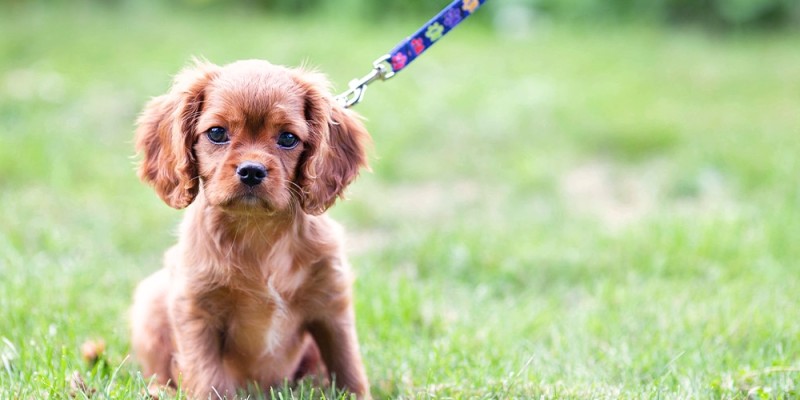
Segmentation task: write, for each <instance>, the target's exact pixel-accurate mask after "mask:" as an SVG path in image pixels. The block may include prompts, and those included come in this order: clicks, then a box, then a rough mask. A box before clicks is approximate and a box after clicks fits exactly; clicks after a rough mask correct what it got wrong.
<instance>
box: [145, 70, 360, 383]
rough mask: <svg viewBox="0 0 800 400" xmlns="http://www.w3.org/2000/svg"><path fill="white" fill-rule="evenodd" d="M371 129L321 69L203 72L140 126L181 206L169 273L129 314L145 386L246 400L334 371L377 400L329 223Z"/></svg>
mask: <svg viewBox="0 0 800 400" xmlns="http://www.w3.org/2000/svg"><path fill="white" fill-rule="evenodd" d="M369 141H370V138H369V135H368V133H367V131H366V130H365V128H364V126H363V124H362V123H361V122H360V120H359V118H358V117H357V115H356V114H354V113H352V112H350V111H347V110H345V109H343V108H342V107H341V106H339V105H338V104H337V103H336V102H335V101H334V100H333V98H332V97H331V96H330V94H329V92H328V84H327V82H326V80H325V78H324V77H322V76H321V75H319V74H316V73H312V72H307V71H303V70H301V69H289V68H285V67H281V66H276V65H272V64H270V63H268V62H266V61H256V60H250V61H239V62H235V63H233V64H229V65H226V66H223V67H220V66H217V65H214V64H210V63H207V62H196V63H195V65H194V66H192V67H189V68H187V69H185V70H184V71H182V72H181V73H180V74H178V76H177V77H176V78H175V81H174V84H173V86H172V88H171V89H170V91H169V92H168V93H167V94H165V95H162V96H160V97H156V98H154V99H153V100H151V101H150V102H149V103H148V104H147V105H146V107H145V109H144V111H143V113H142V115H141V117H140V118H139V120H138V127H137V130H136V149H137V151H138V152H139V153H141V154H142V155H143V160H142V162H141V164H140V166H139V170H138V174H139V177H140V178H141V179H142V180H143V181H144V182H146V183H148V184H150V185H152V187H153V188H154V189H155V191H156V193H158V195H159V196H160V197H161V199H163V200H164V202H166V203H167V204H168V205H170V206H172V207H174V208H178V209H180V208H184V207H186V208H187V210H186V214H185V216H184V219H183V223H182V224H181V227H180V233H179V238H178V243H177V244H176V245H175V246H173V247H172V248H171V249H169V250H168V251H167V252H166V255H165V260H164V264H165V265H164V268H163V269H161V270H159V271H158V272H156V273H154V274H153V275H151V276H149V277H148V278H146V279H145V280H144V281H142V282H141V283H140V284H139V286H138V287H137V289H136V292H135V295H134V304H133V308H132V311H131V319H132V321H131V322H132V341H133V350H134V353H135V355H136V357H137V359H138V360H139V362H140V364H141V367H142V370H143V373H144V375H145V376H146V377H153V376H154V377H155V379H154V381H155V382H157V383H158V384H161V385H172V386H180V387H182V388H183V389H184V390H186V391H187V392H188V393H189V394H190V395H191V396H194V397H202V398H206V397H208V396H210V395H213V396H215V397H216V396H227V397H229V398H230V397H234V396H236V393H237V389H242V388H246V387H247V386H248V385H258V387H261V388H267V387H270V386H274V385H280V384H282V383H283V382H285V381H286V380H289V381H292V380H295V379H299V378H301V377H303V376H305V375H309V374H318V373H325V374H329V375H330V377H333V380H334V381H335V383H336V384H337V385H339V386H341V387H342V388H345V389H347V390H349V391H350V392H352V393H355V394H357V395H358V397H359V398H368V397H369V385H368V382H367V378H366V375H365V373H364V367H363V365H362V362H361V356H360V354H359V348H358V341H357V338H356V329H355V317H354V313H353V303H352V297H351V296H352V295H351V291H352V290H351V280H352V278H351V273H350V267H349V265H348V263H347V261H346V259H345V256H344V254H343V251H342V231H341V228H340V227H339V226H338V225H337V224H336V223H335V222H334V221H333V220H331V219H329V218H328V217H327V216H325V215H324V214H323V213H324V211H325V210H326V209H327V208H328V207H330V206H331V205H332V204H333V203H334V201H335V200H336V198H337V197H340V196H341V195H342V191H343V190H344V188H345V187H346V186H347V185H348V184H350V183H351V182H352V181H353V179H355V177H356V176H357V174H358V171H359V169H360V168H361V167H366V164H367V162H366V147H367V146H368V144H369Z"/></svg>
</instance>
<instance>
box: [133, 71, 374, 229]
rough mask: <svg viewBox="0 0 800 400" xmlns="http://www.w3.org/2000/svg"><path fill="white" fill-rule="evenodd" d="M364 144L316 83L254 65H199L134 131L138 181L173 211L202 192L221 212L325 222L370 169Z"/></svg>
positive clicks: (363, 134) (301, 74)
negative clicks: (292, 215)
mask: <svg viewBox="0 0 800 400" xmlns="http://www.w3.org/2000/svg"><path fill="white" fill-rule="evenodd" d="M368 143H369V135H368V134H367V131H366V129H365V128H364V125H363V124H362V123H361V121H360V120H359V118H358V116H357V115H356V114H355V113H353V112H351V111H348V110H345V109H344V108H342V107H341V106H340V105H339V104H337V103H336V101H335V100H333V98H332V97H331V96H330V94H329V90H328V83H327V81H326V79H325V78H324V77H323V76H322V75H320V74H317V73H314V72H308V71H304V70H302V69H289V68H285V67H281V66H276V65H272V64H270V63H268V62H266V61H256V60H249V61H239V62H236V63H233V64H229V65H226V66H223V67H219V66H217V65H213V64H210V63H205V62H196V63H195V65H194V66H192V67H189V68H187V69H185V70H184V71H182V72H181V73H179V74H178V76H177V77H176V78H175V81H174V84H173V86H172V88H171V89H170V91H169V92H168V93H167V94H165V95H162V96H159V97H156V98H154V99H153V100H151V101H150V102H149V103H148V104H147V106H146V107H145V109H144V111H143V113H142V115H141V117H140V118H139V120H138V128H137V130H136V148H137V151H138V152H140V153H142V154H143V160H142V163H141V165H140V166H139V177H140V178H141V179H142V180H143V181H145V182H147V183H149V184H151V185H152V186H153V187H154V188H155V191H156V192H157V193H158V195H159V196H160V197H161V198H162V199H163V200H164V201H165V202H166V203H167V204H169V205H170V206H172V207H175V208H183V207H186V206H188V205H189V204H190V203H191V202H192V201H193V200H194V199H195V197H196V196H197V195H198V193H199V192H200V190H201V186H202V191H203V194H204V196H205V197H206V199H207V200H208V203H209V204H210V205H212V206H217V207H222V208H225V209H231V210H237V209H243V210H253V209H254V207H256V208H257V209H258V208H260V209H264V210H266V211H269V212H280V211H286V210H290V209H292V207H295V206H299V207H301V208H302V209H303V210H304V211H305V212H307V213H310V214H319V213H322V212H324V211H325V210H326V209H327V208H328V207H330V206H331V205H332V204H333V202H334V201H335V200H336V198H337V197H338V196H341V195H342V191H343V190H344V188H345V187H346V186H347V185H348V184H350V182H352V181H353V179H355V177H356V176H357V174H358V170H359V168H360V167H363V166H366V164H367V162H366V146H367V145H368Z"/></svg>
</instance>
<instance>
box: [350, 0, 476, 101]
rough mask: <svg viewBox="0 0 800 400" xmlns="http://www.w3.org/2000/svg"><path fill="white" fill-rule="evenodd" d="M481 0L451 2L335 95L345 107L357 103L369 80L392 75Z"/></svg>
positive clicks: (362, 95)
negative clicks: (345, 88) (342, 91)
mask: <svg viewBox="0 0 800 400" xmlns="http://www.w3.org/2000/svg"><path fill="white" fill-rule="evenodd" d="M484 2H486V0H455V1H453V2H452V3H450V5H449V6H447V7H445V8H444V9H443V10H442V11H440V12H439V14H436V16H435V17H433V18H432V19H431V20H430V21H428V22H427V23H426V24H425V25H422V27H421V28H420V29H419V30H417V31H416V32H414V34H413V35H411V36H409V37H407V38H406V39H405V40H403V41H401V42H400V43H398V44H397V46H395V47H394V49H392V51H390V52H389V53H388V54H386V55H383V56H381V57H380V58H378V59H377V60H375V61H374V62H373V63H372V71H370V72H369V73H368V74H367V75H365V76H364V77H363V78H361V79H353V80H352V81H350V84H349V85H348V87H349V89H347V91H345V92H344V93H342V94H340V95H338V96H336V101H338V102H339V103H340V104H341V105H342V106H343V107H345V108H350V107H352V106H354V105H356V104H358V102H360V101H361V99H363V98H364V93H365V92H366V91H367V86H368V85H369V84H370V83H372V82H375V81H377V80H381V81H385V80H388V79H389V78H391V77H393V76H395V74H397V73H398V72H400V71H401V70H402V69H403V68H405V67H407V66H408V64H411V62H412V61H414V60H415V59H416V58H417V57H418V56H419V55H420V54H422V53H423V52H425V50H428V48H429V47H431V46H433V44H434V43H436V42H438V41H439V39H441V38H442V36H444V35H446V34H447V33H449V32H450V31H451V30H452V29H453V28H455V27H456V25H458V24H459V23H461V22H462V21H464V20H465V19H466V18H467V17H469V16H470V15H472V14H473V13H474V12H475V10H477V9H478V7H480V6H481V5H483V3H484Z"/></svg>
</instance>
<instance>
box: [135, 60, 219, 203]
mask: <svg viewBox="0 0 800 400" xmlns="http://www.w3.org/2000/svg"><path fill="white" fill-rule="evenodd" d="M218 69H219V67H217V66H216V65H214V64H210V63H203V62H195V65H194V66H193V67H188V68H186V69H184V70H183V71H181V72H180V73H179V74H178V75H177V76H176V77H175V81H174V82H173V84H172V88H171V89H170V91H169V92H168V93H167V94H165V95H161V96H159V97H156V98H154V99H152V100H150V102H149V103H147V105H146V106H145V108H144V111H142V114H141V116H139V119H138V121H137V125H138V126H137V128H136V151H137V153H141V154H143V158H142V162H141V164H139V171H138V173H139V178H140V179H141V180H142V181H144V182H147V183H148V184H150V185H151V186H153V189H155V191H156V193H158V195H159V197H161V199H162V200H164V202H165V203H167V204H168V205H169V206H171V207H174V208H184V207H186V206H188V205H189V204H191V202H192V201H193V200H194V198H195V196H197V193H198V190H199V188H200V182H199V179H198V175H197V164H196V161H195V156H194V151H193V149H192V148H193V146H194V141H195V128H196V125H197V118H198V117H199V116H200V112H201V110H202V107H203V100H204V92H205V88H206V86H207V85H208V83H209V82H210V81H211V80H212V79H213V78H214V76H216V74H217V71H218Z"/></svg>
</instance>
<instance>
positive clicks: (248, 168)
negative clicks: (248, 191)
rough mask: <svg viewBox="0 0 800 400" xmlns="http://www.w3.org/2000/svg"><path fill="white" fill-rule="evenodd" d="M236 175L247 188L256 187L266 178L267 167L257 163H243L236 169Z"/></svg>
mask: <svg viewBox="0 0 800 400" xmlns="http://www.w3.org/2000/svg"><path fill="white" fill-rule="evenodd" d="M236 175H239V180H240V181H242V183H244V184H245V185H247V186H250V187H252V186H256V185H258V184H259V183H261V181H263V180H264V178H266V177H267V167H265V166H264V165H262V164H259V163H257V162H252V161H245V162H243V163H241V164H239V166H238V167H236Z"/></svg>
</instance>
